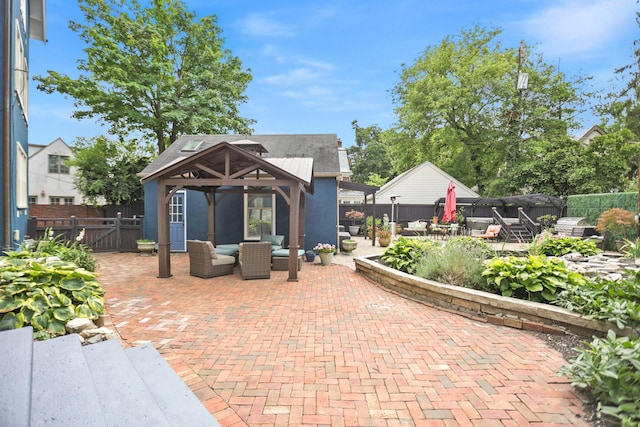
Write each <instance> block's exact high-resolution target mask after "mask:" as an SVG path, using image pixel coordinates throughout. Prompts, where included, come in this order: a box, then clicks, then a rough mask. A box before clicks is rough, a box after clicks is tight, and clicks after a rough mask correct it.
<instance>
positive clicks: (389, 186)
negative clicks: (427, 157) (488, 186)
mask: <svg viewBox="0 0 640 427" xmlns="http://www.w3.org/2000/svg"><path fill="white" fill-rule="evenodd" d="M451 181H453V183H454V184H455V185H456V197H480V195H479V194H478V193H476V192H475V191H473V190H472V189H470V188H469V187H467V186H466V185H464V184H463V183H461V182H460V181H458V180H457V179H455V178H454V177H452V176H451V175H449V174H448V173H446V172H444V171H443V170H442V169H440V168H438V167H437V166H435V165H434V164H432V163H431V162H424V163H422V164H419V165H418V166H415V167H413V168H412V169H409V170H408V171H406V172H403V173H402V174H400V175H398V176H397V177H395V178H394V179H392V180H391V181H389V182H387V183H386V184H385V185H383V186H382V187H381V188H380V190H379V191H378V192H377V193H376V200H377V201H378V202H379V203H382V202H383V201H386V200H389V196H391V195H396V196H399V199H398V200H399V202H400V203H403V204H416V205H424V204H426V205H429V204H434V203H435V202H436V200H438V199H439V198H440V197H444V196H446V194H447V186H448V185H449V182H451Z"/></svg>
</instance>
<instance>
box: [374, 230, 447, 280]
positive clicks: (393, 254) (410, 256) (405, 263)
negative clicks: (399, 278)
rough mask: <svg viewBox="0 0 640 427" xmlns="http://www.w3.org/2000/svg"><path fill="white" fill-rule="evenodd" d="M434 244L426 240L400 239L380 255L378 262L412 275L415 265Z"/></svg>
mask: <svg viewBox="0 0 640 427" xmlns="http://www.w3.org/2000/svg"><path fill="white" fill-rule="evenodd" d="M434 245H436V243H433V242H431V241H428V240H418V239H407V238H406V237H400V238H398V240H396V241H395V242H393V244H392V245H391V246H389V247H388V248H387V249H385V251H384V252H383V253H382V255H380V260H381V261H382V262H384V263H385V264H386V265H388V266H389V267H391V268H395V269H396V270H400V271H404V272H405V273H409V274H413V273H414V272H415V270H416V264H417V262H418V260H419V259H420V257H422V256H423V255H424V253H425V252H426V251H428V250H429V249H430V248H432V247H433V246H434Z"/></svg>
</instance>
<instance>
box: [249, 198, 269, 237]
mask: <svg viewBox="0 0 640 427" xmlns="http://www.w3.org/2000/svg"><path fill="white" fill-rule="evenodd" d="M275 199H276V196H275V194H245V196H244V206H245V216H244V237H245V239H247V240H259V239H260V237H261V236H262V235H263V234H275V211H274V209H273V207H274V206H275Z"/></svg>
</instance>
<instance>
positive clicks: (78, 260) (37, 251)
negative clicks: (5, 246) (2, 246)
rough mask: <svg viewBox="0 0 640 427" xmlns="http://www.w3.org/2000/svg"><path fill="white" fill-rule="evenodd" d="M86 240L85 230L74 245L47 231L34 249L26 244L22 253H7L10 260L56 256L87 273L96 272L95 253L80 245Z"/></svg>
mask: <svg viewBox="0 0 640 427" xmlns="http://www.w3.org/2000/svg"><path fill="white" fill-rule="evenodd" d="M82 239H84V229H83V230H82V231H81V232H80V234H79V235H78V236H77V237H76V239H75V241H74V242H73V243H70V242H67V241H65V240H64V239H63V236H62V235H57V236H54V235H53V230H52V229H47V230H46V231H45V234H44V238H42V239H40V240H37V241H36V242H35V244H34V245H33V247H32V248H30V249H29V248H27V247H26V246H25V245H24V244H23V245H22V248H21V250H20V251H17V252H6V254H7V256H9V257H10V258H47V257H50V256H55V257H58V258H60V259H61V260H62V261H68V262H72V263H74V264H76V265H77V266H78V267H80V268H84V269H85V270H87V271H96V260H95V258H94V257H93V251H92V250H91V248H90V247H89V246H87V245H84V244H82V243H80V242H81V241H82Z"/></svg>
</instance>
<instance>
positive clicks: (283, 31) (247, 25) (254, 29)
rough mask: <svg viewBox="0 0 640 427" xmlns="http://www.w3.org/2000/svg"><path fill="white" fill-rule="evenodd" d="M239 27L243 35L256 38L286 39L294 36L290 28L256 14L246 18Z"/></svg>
mask: <svg viewBox="0 0 640 427" xmlns="http://www.w3.org/2000/svg"><path fill="white" fill-rule="evenodd" d="M239 25H240V28H241V30H242V32H243V33H245V34H248V35H250V36H256V37H288V36H291V35H293V34H294V32H293V31H292V29H291V28H288V27H286V26H285V25H283V24H281V23H279V22H277V21H275V20H273V19H272V18H271V17H269V16H267V15H261V14H258V13H253V14H251V15H249V16H247V17H246V18H244V19H243V20H241V21H240V24H239Z"/></svg>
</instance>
